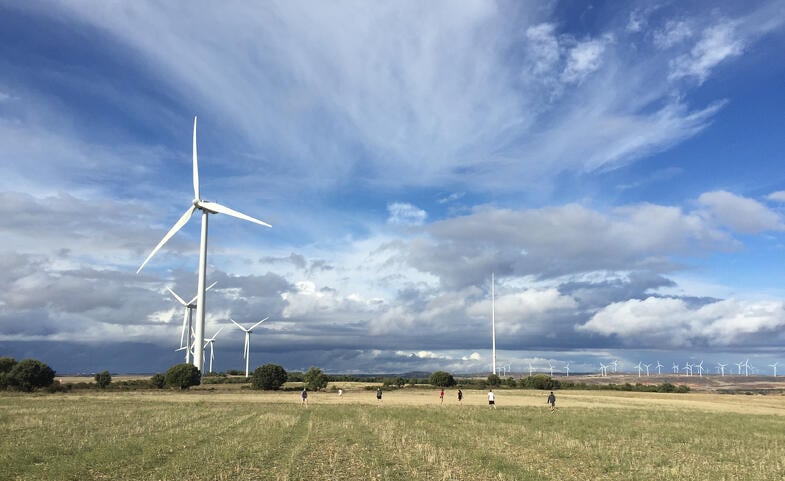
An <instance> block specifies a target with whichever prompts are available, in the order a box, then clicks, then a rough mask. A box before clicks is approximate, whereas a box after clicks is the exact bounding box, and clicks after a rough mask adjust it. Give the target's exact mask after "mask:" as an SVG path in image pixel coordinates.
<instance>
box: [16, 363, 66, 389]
mask: <svg viewBox="0 0 785 481" xmlns="http://www.w3.org/2000/svg"><path fill="white" fill-rule="evenodd" d="M7 376H8V384H9V385H11V386H14V387H16V388H17V389H19V390H21V391H27V392H30V391H32V390H33V389H35V388H39V387H47V386H49V385H50V384H52V381H54V379H55V372H54V371H53V370H52V368H50V367H49V366H47V365H46V364H44V363H43V362H41V361H38V360H36V359H24V360H22V361H19V363H17V364H16V365H14V367H13V368H12V369H11V372H9V373H8V374H7Z"/></svg>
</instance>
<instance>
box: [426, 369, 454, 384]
mask: <svg viewBox="0 0 785 481" xmlns="http://www.w3.org/2000/svg"><path fill="white" fill-rule="evenodd" d="M428 382H429V383H431V384H433V385H434V386H437V387H450V386H455V378H454V377H452V374H450V373H449V372H445V371H436V372H434V373H433V374H431V377H429V378H428Z"/></svg>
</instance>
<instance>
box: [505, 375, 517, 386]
mask: <svg viewBox="0 0 785 481" xmlns="http://www.w3.org/2000/svg"><path fill="white" fill-rule="evenodd" d="M504 384H506V385H507V387H515V386H517V385H518V383H517V382H515V378H513V377H512V376H510V377H508V378H507V379H505V380H504Z"/></svg>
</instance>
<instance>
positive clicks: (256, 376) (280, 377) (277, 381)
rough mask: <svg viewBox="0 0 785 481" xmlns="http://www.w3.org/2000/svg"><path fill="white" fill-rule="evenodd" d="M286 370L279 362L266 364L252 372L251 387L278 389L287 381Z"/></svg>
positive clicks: (269, 389) (268, 389)
mask: <svg viewBox="0 0 785 481" xmlns="http://www.w3.org/2000/svg"><path fill="white" fill-rule="evenodd" d="M287 378H288V375H287V374H286V370H285V369H284V368H282V367H281V366H279V365H278V364H265V365H264V366H260V367H257V368H256V369H255V370H254V372H253V373H251V387H252V388H254V389H264V390H265V391H277V390H278V389H280V388H281V386H283V383H285V382H286V379H287Z"/></svg>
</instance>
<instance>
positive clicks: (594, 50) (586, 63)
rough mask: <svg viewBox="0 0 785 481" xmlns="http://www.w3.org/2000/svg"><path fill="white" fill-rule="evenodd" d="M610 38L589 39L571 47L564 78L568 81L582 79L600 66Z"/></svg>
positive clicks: (563, 74) (573, 81)
mask: <svg viewBox="0 0 785 481" xmlns="http://www.w3.org/2000/svg"><path fill="white" fill-rule="evenodd" d="M608 41H609V40H608V39H601V40H587V41H585V42H581V43H578V44H577V45H575V46H574V47H573V48H571V49H570V51H569V53H568V55H567V65H566V67H565V68H564V72H562V75H561V77H562V80H563V81H564V82H567V83H576V82H580V81H582V80H583V79H584V78H586V76H587V75H589V74H590V73H592V72H594V71H596V70H597V69H599V68H600V64H601V61H602V55H603V53H604V52H605V47H606V45H607V43H608Z"/></svg>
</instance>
